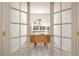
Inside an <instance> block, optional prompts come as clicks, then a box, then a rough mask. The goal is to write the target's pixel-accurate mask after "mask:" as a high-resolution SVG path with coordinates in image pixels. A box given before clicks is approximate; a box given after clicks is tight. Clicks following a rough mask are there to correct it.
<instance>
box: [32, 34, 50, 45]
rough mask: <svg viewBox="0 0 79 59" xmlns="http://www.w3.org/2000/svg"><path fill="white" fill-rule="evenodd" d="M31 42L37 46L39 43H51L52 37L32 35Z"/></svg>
mask: <svg viewBox="0 0 79 59" xmlns="http://www.w3.org/2000/svg"><path fill="white" fill-rule="evenodd" d="M31 42H32V43H34V45H35V46H36V44H37V43H44V44H45V45H47V44H48V43H50V35H31Z"/></svg>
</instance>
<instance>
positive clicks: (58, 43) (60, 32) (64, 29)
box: [54, 2, 72, 55]
mask: <svg viewBox="0 0 79 59" xmlns="http://www.w3.org/2000/svg"><path fill="white" fill-rule="evenodd" d="M71 12H72V8H71V3H70V2H62V3H60V2H56V3H54V55H71V40H72V37H71V33H72V32H71V28H72V20H71Z"/></svg>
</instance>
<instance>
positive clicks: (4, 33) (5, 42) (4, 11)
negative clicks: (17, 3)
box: [0, 2, 10, 56]
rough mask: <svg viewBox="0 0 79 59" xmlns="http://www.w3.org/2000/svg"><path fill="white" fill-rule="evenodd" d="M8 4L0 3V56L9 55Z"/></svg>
mask: <svg viewBox="0 0 79 59" xmlns="http://www.w3.org/2000/svg"><path fill="white" fill-rule="evenodd" d="M9 43H10V40H9V3H7V2H2V3H0V55H4V56H8V55H10V53H9V51H10V46H9V45H10V44H9Z"/></svg>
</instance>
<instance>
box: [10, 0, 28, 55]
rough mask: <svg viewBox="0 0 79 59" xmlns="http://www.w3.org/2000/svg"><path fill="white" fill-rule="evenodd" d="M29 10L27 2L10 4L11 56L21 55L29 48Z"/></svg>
mask: <svg viewBox="0 0 79 59" xmlns="http://www.w3.org/2000/svg"><path fill="white" fill-rule="evenodd" d="M27 10H28V8H27V3H26V2H21V3H20V2H12V3H10V45H11V46H10V50H11V51H10V52H11V55H21V51H22V49H24V48H26V47H27V43H26V42H27V37H28V35H27V26H28V24H27V15H28V11H27ZM26 53H27V52H26Z"/></svg>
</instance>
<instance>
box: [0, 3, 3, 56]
mask: <svg viewBox="0 0 79 59" xmlns="http://www.w3.org/2000/svg"><path fill="white" fill-rule="evenodd" d="M2 9H3V8H2V3H1V2H0V56H2V55H3V54H2V51H3V49H2V46H3V45H2V27H3V25H2V24H3V20H2V19H3V17H2V11H3V10H2Z"/></svg>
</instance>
